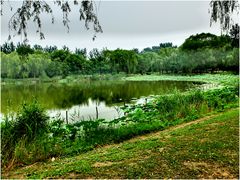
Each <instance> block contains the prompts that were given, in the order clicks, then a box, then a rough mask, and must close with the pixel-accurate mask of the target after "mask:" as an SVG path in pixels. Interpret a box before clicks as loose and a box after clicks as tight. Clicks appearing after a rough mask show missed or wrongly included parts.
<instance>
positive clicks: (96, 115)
mask: <svg viewBox="0 0 240 180" xmlns="http://www.w3.org/2000/svg"><path fill="white" fill-rule="evenodd" d="M96 119H98V107H97V106H96Z"/></svg>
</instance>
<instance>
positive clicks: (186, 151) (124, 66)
mask: <svg viewBox="0 0 240 180" xmlns="http://www.w3.org/2000/svg"><path fill="white" fill-rule="evenodd" d="M234 28H235V29H234ZM234 28H233V29H232V30H231V36H215V35H212V34H209V33H208V34H205V33H202V34H197V35H194V36H191V37H189V38H188V39H186V41H185V42H184V43H183V45H181V46H180V47H178V48H177V47H176V46H173V45H172V43H163V44H160V45H159V46H153V47H151V48H145V49H144V50H143V51H142V52H139V50H138V49H133V50H123V49H116V50H107V49H103V50H101V51H99V50H98V49H93V50H92V51H91V52H89V54H87V51H86V49H76V50H75V52H71V51H70V50H69V49H68V47H66V46H64V47H63V48H62V49H57V47H55V46H54V47H52V46H50V47H46V48H43V47H41V46H39V45H35V46H34V47H33V48H32V47H30V46H29V45H26V44H18V45H17V47H15V46H14V44H13V43H9V44H8V43H5V44H4V45H3V46H1V77H2V78H3V82H11V81H13V82H22V83H25V82H27V81H28V80H31V81H33V82H34V83H33V84H34V87H35V91H36V92H37V90H36V89H37V83H36V82H38V81H41V80H42V81H44V82H56V83H55V85H59V84H58V83H61V84H64V87H66V88H68V90H69V92H70V91H71V93H67V90H66V88H65V89H64V88H62V89H60V90H59V89H58V88H56V87H55V86H54V85H53V83H51V84H50V88H47V90H46V92H47V93H46V94H47V95H48V96H53V98H55V99H54V101H56V102H57V107H61V108H68V107H72V106H73V105H79V104H80V103H88V100H89V97H91V98H92V99H93V100H95V101H96V102H100V101H101V100H103V99H104V100H105V102H106V104H111V103H119V102H124V106H123V107H122V110H123V111H124V116H123V117H120V118H117V119H114V120H105V119H96V120H95V119H92V120H85V121H84V120H83V119H81V118H79V117H78V118H77V117H76V118H75V119H74V120H75V122H74V123H72V124H68V123H67V124H66V123H64V122H63V120H61V119H58V118H55V119H51V118H49V117H48V116H47V114H46V112H45V111H44V109H43V108H42V107H41V106H40V105H39V103H38V102H36V101H34V102H32V103H30V104H27V105H23V107H22V109H21V110H20V111H19V112H18V113H17V114H16V115H14V114H11V113H10V114H7V115H6V116H5V117H4V119H3V121H1V132H2V136H1V144H2V149H1V159H2V167H3V169H2V172H3V173H4V176H5V177H12V175H10V176H8V174H7V171H8V170H9V169H11V168H15V167H16V166H21V165H29V164H32V163H35V162H39V161H41V162H42V163H38V165H39V167H41V168H40V169H38V168H37V167H36V166H34V165H33V166H32V168H33V169H32V168H31V167H30V168H29V169H28V168H27V169H25V170H24V169H23V170H20V171H22V172H25V173H26V174H25V175H24V177H26V176H27V177H30V178H36V177H37V178H45V177H50V178H52V177H71V172H73V174H72V175H73V177H78V178H83V177H84V178H86V177H98V178H99V177H100V175H101V177H100V178H103V177H107V178H113V177H114V178H116V177H121V178H136V177H137V178H156V177H157V178H159V177H163V178H164V177H174V178H193V177H196V178H201V177H203V178H205V177H209V178H215V177H216V178H222V177H227V178H236V177H237V173H236V172H237V170H236V169H237V167H238V166H237V160H236V159H234V158H235V157H236V156H237V155H236V151H237V150H236V144H237V143H236V141H238V138H236V137H235V136H234V135H233V134H236V131H237V128H236V116H237V114H236V111H231V112H230V113H226V114H224V115H222V116H219V121H217V120H216V119H211V120H209V121H207V122H204V123H202V124H200V125H191V126H190V127H189V129H182V130H179V131H178V130H174V131H167V133H166V134H167V135H168V136H172V137H170V138H167V139H166V140H164V141H160V140H159V137H157V138H155V139H154V140H152V139H149V140H147V141H143V142H138V143H137V145H133V144H131V143H130V144H129V143H125V144H123V145H122V146H121V148H123V150H122V152H119V150H116V149H110V150H109V151H108V150H104V151H105V153H106V154H107V155H106V156H105V155H97V154H95V155H91V153H92V152H88V153H86V152H87V151H90V150H93V149H95V148H97V147H101V146H104V145H109V144H113V143H120V142H123V141H125V140H128V139H130V138H133V137H135V136H139V135H143V134H147V133H150V132H154V131H159V130H165V129H167V128H169V127H171V126H176V125H179V124H183V123H187V122H189V121H193V120H195V119H197V118H200V117H204V116H206V115H208V114H214V113H217V112H224V111H226V110H227V109H230V108H235V107H238V101H239V79H238V76H235V75H232V73H235V74H237V73H238V70H239V47H238V46H237V43H236V39H237V38H238V37H237V36H235V34H236V33H235V32H237V27H234ZM203 73H211V75H210V74H204V75H202V74H203ZM213 73H217V74H215V75H213ZM136 74H138V75H136ZM150 74H154V75H150ZM160 74H161V76H159V75H160ZM176 74H178V75H177V76H176ZM196 74H201V75H196ZM223 74H225V75H223ZM112 75H114V76H112ZM182 75H185V76H182ZM186 75H187V76H186ZM27 78H30V79H27ZM16 79H20V81H16ZM99 79H101V80H102V79H105V80H109V79H111V80H115V79H121V80H123V81H125V82H124V83H125V84H124V85H123V84H122V83H123V81H118V82H117V81H116V82H115V83H118V86H114V87H113V88H112V87H111V82H110V85H109V84H106V85H105V86H102V87H104V88H99V89H98V86H94V85H93V84H91V80H99ZM143 80H144V81H152V80H155V81H156V80H157V81H158V80H172V81H173V80H174V81H192V82H194V81H195V82H203V83H205V84H203V86H206V88H205V89H204V90H203V89H200V88H199V90H197V89H193V90H190V91H186V92H183V93H182V92H180V91H177V90H175V91H173V92H172V93H171V94H164V95H156V96H154V97H152V100H151V101H146V102H145V103H144V104H137V105H125V102H130V101H131V99H132V94H131V93H130V90H129V88H130V89H131V92H133V95H134V97H135V98H136V97H138V96H140V95H141V93H140V92H141V90H139V89H141V87H139V86H130V85H129V84H131V81H143ZM80 82H81V83H80ZM68 83H76V84H78V86H72V87H71V88H70V87H69V86H68ZM100 83H102V82H100ZM148 83H150V82H148ZM148 83H145V86H147V85H148ZM151 83H152V82H151ZM162 83H164V82H162ZM206 83H211V86H213V87H214V88H208V87H207V86H210V84H206ZM4 84H6V83H4ZM82 84H84V86H83V85H82ZM136 84H137V83H136ZM185 84H187V83H185ZM200 84H201V83H200ZM80 86H82V87H83V88H82V89H84V88H86V87H87V86H91V88H89V89H90V90H89V89H88V90H87V91H83V90H82V91H80V90H79V87H80ZM30 87H32V86H30ZM133 87H134V88H133ZM42 88H43V86H42ZM114 88H115V90H114ZM185 88H186V87H185ZM96 89H98V90H96ZM119 89H124V90H125V92H124V93H125V94H124V93H123V94H121V91H120V90H119ZM155 89H156V90H157V87H156V88H155ZM56 90H59V92H58V93H59V94H61V95H60V96H58V93H56ZM6 91H7V90H6ZM24 91H25V92H27V90H26V89H24ZM137 91H139V93H140V94H138V93H137ZM8 94H9V95H10V93H8ZM26 94H27V93H26ZM27 95H29V94H27ZM122 97H124V98H122ZM16 99H18V97H17V98H16ZM27 99H28V98H26V100H27ZM30 99H31V98H30ZM48 103H50V104H51V101H50V100H48ZM7 104H9V105H10V104H11V102H7ZM6 111H8V110H7V109H6ZM96 111H97V108H96ZM228 118H229V121H227V119H228ZM208 123H209V124H211V123H215V124H221V125H222V124H224V125H223V126H221V127H219V126H218V127H211V128H210V129H209V128H208V127H207V125H208ZM232 127H234V128H232ZM206 129H208V130H210V131H209V132H207V135H208V136H207V137H204V138H205V139H204V141H200V140H201V139H203V136H204V135H206V132H205V130H206ZM212 131H214V133H212ZM160 137H161V136H160ZM160 139H161V138H160ZM205 140H206V141H205ZM156 142H157V143H156ZM135 148H136V149H135ZM131 149H135V150H134V151H131ZM226 149H227V151H226V152H225V150H226ZM142 150H146V151H142ZM112 151H113V152H112ZM140 151H141V152H143V154H141V153H140ZM148 151H150V152H148ZM93 152H94V151H93ZM159 152H160V153H162V152H164V156H160V155H159ZM229 152H230V154H228V153H229ZM84 153H86V154H85V155H84ZM116 153H118V154H119V155H116ZM145 153H146V154H145ZM77 154H83V155H80V156H79V157H77V158H80V159H81V160H79V159H77V160H76V161H75V160H74V161H73V159H71V158H69V159H65V160H63V162H64V165H63V166H62V167H60V164H61V163H62V162H61V161H59V163H58V162H56V163H55V162H53V163H50V166H51V165H52V166H53V167H54V166H56V167H57V169H55V168H52V167H50V166H48V165H45V164H44V163H43V162H44V161H48V159H49V158H52V157H54V158H60V157H70V156H75V155H77ZM232 154H234V155H233V156H234V158H233V156H232ZM88 155H90V157H87V156H88ZM103 156H104V157H103ZM137 157H146V159H145V158H143V159H141V162H140V163H139V162H138V163H136V162H137V160H136V158H137ZM134 158H135V160H134ZM53 160H54V159H53ZM100 160H102V161H106V162H109V161H111V162H110V165H109V166H110V169H108V168H109V167H108V165H107V166H106V167H105V165H104V166H103V167H102V164H101V163H100V164H99V163H98V162H99V161H100ZM123 160H124V161H123ZM65 161H67V162H65ZM119 161H123V162H121V163H116V164H115V162H119ZM213 162H214V163H213ZM47 163H49V162H47ZM54 163H55V164H54ZM65 163H66V165H65ZM94 163H95V164H94ZM96 163H98V164H96ZM129 163H130V164H129ZM196 163H197V164H196ZM199 163H200V164H199ZM126 164H127V165H126ZM203 164H204V165H203ZM228 165H230V168H227V167H228ZM199 166H201V168H199ZM202 166H203V167H202ZM99 167H100V168H99ZM125 167H128V169H127V170H126V171H122V172H120V169H124V168H125ZM209 167H210V168H209ZM219 167H221V168H222V167H223V169H224V170H226V169H227V170H226V171H227V175H226V174H225V175H224V174H221V173H220V174H215V175H214V174H213V175H212V176H210V174H211V172H214V170H215V169H218V168H219ZM211 168H212V169H211ZM214 168H215V169H214ZM43 169H44V170H46V171H44V170H43ZM106 169H108V171H106ZM160 169H161V171H160ZM43 171H44V172H43ZM22 172H20V173H22ZM108 172H109V173H110V174H108ZM150 172H152V174H151V173H150ZM17 173H18V172H17ZM69 173H70V174H69ZM206 174H207V175H206ZM15 175H16V176H18V175H17V174H14V175H13V176H15Z"/></svg>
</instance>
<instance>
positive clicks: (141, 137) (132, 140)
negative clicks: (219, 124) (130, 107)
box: [127, 107, 239, 142]
mask: <svg viewBox="0 0 240 180" xmlns="http://www.w3.org/2000/svg"><path fill="white" fill-rule="evenodd" d="M237 109H239V107H238V108H234V109H229V110H227V111H224V112H221V113H216V114H213V115H209V116H206V117H203V118H199V119H196V120H193V121H190V122H187V123H183V124H179V125H176V126H172V127H169V128H167V129H165V130H162V131H158V132H153V133H149V134H145V135H141V136H137V137H134V138H132V139H130V140H127V141H128V142H135V141H138V140H145V139H148V138H152V137H156V136H159V135H160V134H165V133H167V132H169V131H173V130H177V129H180V128H184V127H186V126H190V125H192V124H199V123H201V122H203V121H206V120H208V119H211V118H214V117H217V116H220V115H222V114H224V113H226V112H228V111H232V110H237Z"/></svg>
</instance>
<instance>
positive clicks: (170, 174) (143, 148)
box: [2, 109, 239, 179]
mask: <svg viewBox="0 0 240 180" xmlns="http://www.w3.org/2000/svg"><path fill="white" fill-rule="evenodd" d="M238 118H239V113H238V109H237V110H230V111H228V112H224V113H220V114H217V115H215V116H214V117H206V118H204V119H199V120H197V121H195V122H190V123H188V124H185V125H184V126H183V125H180V126H177V127H173V128H170V129H167V130H164V131H160V132H157V133H152V134H150V135H147V136H140V137H137V138H134V139H131V140H129V141H126V142H123V143H120V144H117V145H111V146H104V147H102V148H98V149H95V150H93V151H90V152H87V153H84V154H80V155H78V156H74V157H71V158H57V159H56V160H55V161H53V162H52V161H51V160H50V158H49V160H48V161H46V162H39V163H35V164H33V165H31V166H26V167H22V168H16V169H13V170H12V171H10V172H7V171H5V172H3V174H2V175H3V177H2V178H150V179H152V178H157V179H159V178H190V179H192V178H209V179H214V178H224V179H232V178H239V177H238V176H239V174H238V168H239V162H238V159H239V147H238V143H239V136H238V135H239V126H238V125H239V122H238Z"/></svg>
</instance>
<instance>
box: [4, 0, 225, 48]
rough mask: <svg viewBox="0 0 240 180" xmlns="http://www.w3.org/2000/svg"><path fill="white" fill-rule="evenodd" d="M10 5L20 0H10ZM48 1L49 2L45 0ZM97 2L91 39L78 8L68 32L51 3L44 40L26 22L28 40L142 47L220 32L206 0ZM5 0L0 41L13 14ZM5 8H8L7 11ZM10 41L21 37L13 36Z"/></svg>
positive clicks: (72, 15) (82, 46)
mask: <svg viewBox="0 0 240 180" xmlns="http://www.w3.org/2000/svg"><path fill="white" fill-rule="evenodd" d="M10 3H11V5H12V6H13V8H16V7H17V6H19V5H20V2H17V1H15V2H14V1H11V2H10ZM49 3H50V4H51V3H52V2H49ZM96 5H97V6H99V11H98V16H99V21H100V24H101V26H102V28H103V33H100V34H97V38H96V40H95V41H92V37H93V34H94V33H93V31H91V30H90V31H87V30H86V29H85V28H84V24H83V23H82V22H80V21H79V12H78V8H77V7H74V8H72V12H71V14H70V20H71V22H70V32H69V33H67V30H66V28H65V27H63V25H62V14H61V12H60V11H59V8H57V7H56V6H54V5H53V10H54V17H55V24H54V25H52V24H51V18H50V15H44V16H42V17H43V18H44V20H43V21H44V22H43V31H44V33H45V38H46V39H45V40H39V36H38V35H36V33H35V30H36V29H35V28H34V27H35V25H34V24H33V23H32V24H30V25H29V27H28V29H29V34H28V36H29V37H28V38H29V40H30V41H29V43H31V44H41V45H43V46H45V45H57V46H58V47H62V46H63V45H66V46H68V47H70V49H72V50H74V49H75V47H78V48H84V47H86V48H87V49H88V50H91V49H93V48H100V49H102V48H103V47H107V48H108V49H116V48H124V49H132V48H134V47H135V48H139V49H142V48H144V47H148V46H154V45H158V44H159V43H163V42H173V44H176V45H181V44H182V43H183V41H184V39H186V38H187V37H189V36H190V35H192V34H196V33H201V32H211V33H214V34H220V32H221V31H220V28H219V25H214V26H212V27H210V14H209V13H208V9H209V1H100V2H99V1H96ZM6 6H8V5H6V4H5V6H4V7H3V10H4V16H2V19H1V30H2V32H1V42H4V41H6V40H7V36H8V28H7V23H8V20H9V18H10V16H11V14H13V12H10V10H9V8H8V7H6ZM7 10H8V11H7ZM13 40H14V42H18V41H21V37H19V36H16V37H15V38H14V39H13Z"/></svg>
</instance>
